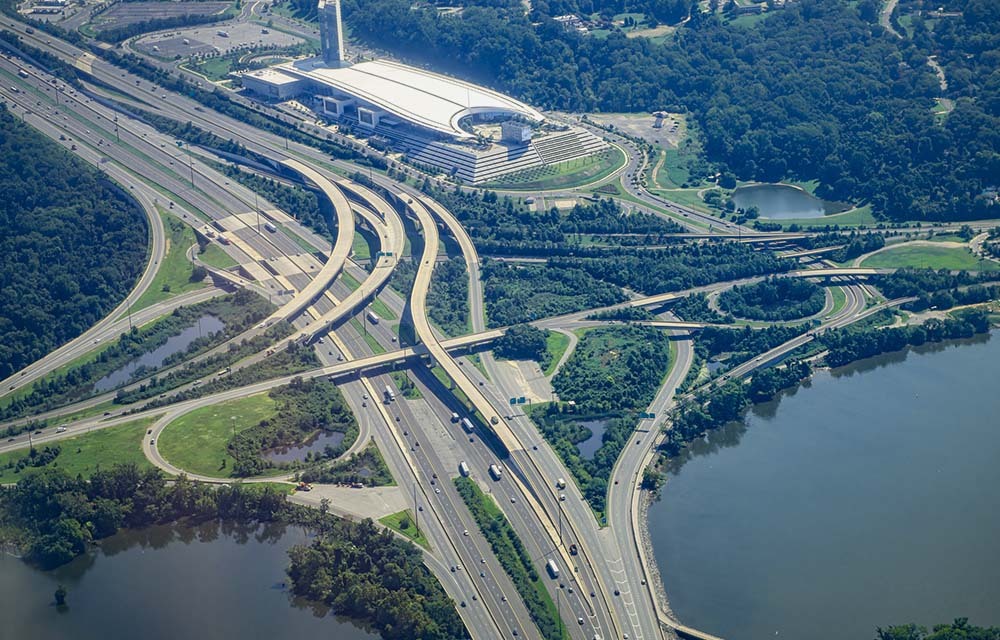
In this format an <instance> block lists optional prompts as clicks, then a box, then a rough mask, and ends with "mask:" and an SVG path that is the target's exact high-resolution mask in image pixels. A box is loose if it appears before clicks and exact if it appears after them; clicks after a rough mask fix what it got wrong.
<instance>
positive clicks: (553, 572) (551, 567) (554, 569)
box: [545, 558, 559, 580]
mask: <svg viewBox="0 0 1000 640" xmlns="http://www.w3.org/2000/svg"><path fill="white" fill-rule="evenodd" d="M545 568H546V569H548V572H549V575H550V576H552V579H553V580H558V579H559V565H557V564H556V561H555V560H553V559H552V558H549V561H548V562H546V563H545Z"/></svg>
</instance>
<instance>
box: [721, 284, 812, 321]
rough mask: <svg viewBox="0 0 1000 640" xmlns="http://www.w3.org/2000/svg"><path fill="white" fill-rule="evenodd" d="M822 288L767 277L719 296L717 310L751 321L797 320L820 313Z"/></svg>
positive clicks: (736, 287)
mask: <svg viewBox="0 0 1000 640" xmlns="http://www.w3.org/2000/svg"><path fill="white" fill-rule="evenodd" d="M825 302H826V289H824V288H823V287H821V286H819V285H817V284H815V283H814V282H810V281H808V280H802V279H797V278H768V279H767V280H764V281H762V282H757V283H754V284H748V285H745V286H739V285H738V286H735V287H733V288H732V289H729V290H727V291H723V292H722V293H721V294H720V295H719V307H720V308H721V309H722V310H723V311H727V312H729V313H731V314H733V315H735V316H738V317H740V318H750V319H752V320H798V319H799V318H805V317H807V316H811V315H815V314H817V313H819V312H820V311H822V309H823V305H824V303H825Z"/></svg>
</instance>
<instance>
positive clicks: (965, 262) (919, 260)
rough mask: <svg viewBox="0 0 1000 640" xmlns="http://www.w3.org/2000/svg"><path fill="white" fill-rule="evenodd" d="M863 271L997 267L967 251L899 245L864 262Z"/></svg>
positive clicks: (921, 245) (991, 262)
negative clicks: (869, 269) (866, 268)
mask: <svg viewBox="0 0 1000 640" xmlns="http://www.w3.org/2000/svg"><path fill="white" fill-rule="evenodd" d="M861 266H862V267H870V268H873V269H892V268H902V267H917V268H927V269H950V270H963V269H964V270H968V271H978V270H983V271H996V270H998V269H1000V265H998V264H997V263H995V262H993V261H991V260H983V261H982V263H980V260H979V259H978V258H977V257H976V256H974V255H972V252H971V251H969V250H968V249H959V248H957V247H936V246H933V245H926V244H918V245H905V244H904V245H901V246H898V247H892V248H891V249H886V250H885V251H881V252H879V253H876V254H875V255H873V256H872V257H870V258H866V259H865V260H864V261H863V262H862V263H861Z"/></svg>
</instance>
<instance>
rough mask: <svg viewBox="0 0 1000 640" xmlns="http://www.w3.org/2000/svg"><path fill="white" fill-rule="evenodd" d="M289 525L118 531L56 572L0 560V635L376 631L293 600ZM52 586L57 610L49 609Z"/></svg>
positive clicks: (362, 636) (102, 639)
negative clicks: (63, 602)
mask: <svg viewBox="0 0 1000 640" xmlns="http://www.w3.org/2000/svg"><path fill="white" fill-rule="evenodd" d="M308 539H309V538H308V536H307V534H306V533H305V532H304V531H303V530H302V529H300V528H297V527H287V528H286V527H284V526H283V525H264V526H260V527H258V526H255V525H249V526H244V525H234V524H229V523H218V522H211V523H208V524H204V525H201V526H198V527H183V526H175V525H167V526H157V527H149V528H146V529H142V530H139V531H125V532H120V533H118V534H117V535H115V536H112V537H110V538H108V539H107V540H104V541H103V542H102V543H101V545H100V547H99V548H97V549H95V550H93V551H91V552H89V553H88V554H86V555H84V556H80V557H79V558H76V559H75V560H73V561H72V562H70V563H69V564H66V565H64V566H62V567H60V568H59V569H56V570H54V571H45V572H43V571H39V570H36V569H33V568H31V567H29V566H28V565H26V564H25V563H23V562H22V561H20V560H18V559H16V558H13V557H11V556H7V555H0V620H2V621H3V622H2V623H0V637H3V638H12V639H14V638H24V639H28V638H30V639H31V640H69V639H72V640H131V639H134V638H143V639H144V640H176V639H177V638H198V639H199V640H223V639H226V640H229V639H232V638H267V639H268V640H301V639H302V638H320V637H327V638H338V639H342V640H372V639H374V638H378V637H379V636H378V635H377V634H373V633H369V632H368V631H366V630H364V629H361V628H359V627H358V626H356V625H354V624H352V623H351V622H349V621H347V620H344V619H338V618H335V617H333V616H330V615H329V613H328V611H327V609H326V607H324V606H322V605H316V604H312V603H306V602H302V601H298V600H296V599H293V598H291V596H290V595H289V592H288V590H287V588H286V586H285V580H286V576H285V567H286V566H287V565H288V557H287V555H286V551H287V550H288V549H289V548H290V547H292V546H293V545H295V544H300V543H303V542H307V541H308ZM59 584H63V585H64V586H65V587H66V590H67V591H68V595H67V604H68V607H67V608H66V610H65V611H58V610H57V609H56V607H55V606H54V604H53V593H54V592H55V590H56V587H57V586H58V585H59Z"/></svg>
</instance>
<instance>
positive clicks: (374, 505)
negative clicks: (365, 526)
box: [290, 484, 407, 520]
mask: <svg viewBox="0 0 1000 640" xmlns="http://www.w3.org/2000/svg"><path fill="white" fill-rule="evenodd" d="M323 498H329V499H330V511H331V512H332V513H335V514H337V515H341V516H347V517H350V518H372V519H374V520H378V519H379V518H381V517H383V516H387V515H389V514H392V513H398V512H400V511H402V510H403V509H406V508H407V505H406V498H405V497H404V496H403V490H402V489H400V488H399V487H371V488H365V489H351V488H350V487H342V486H337V485H330V484H314V485H313V489H312V491H308V492H304V491H296V492H295V494H293V495H292V497H291V498H290V500H291V501H292V502H295V503H298V504H304V505H308V506H317V505H319V504H320V502H321V501H322V500H323Z"/></svg>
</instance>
